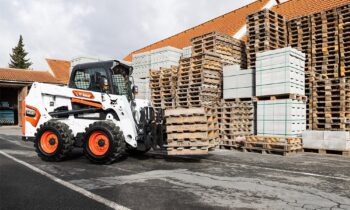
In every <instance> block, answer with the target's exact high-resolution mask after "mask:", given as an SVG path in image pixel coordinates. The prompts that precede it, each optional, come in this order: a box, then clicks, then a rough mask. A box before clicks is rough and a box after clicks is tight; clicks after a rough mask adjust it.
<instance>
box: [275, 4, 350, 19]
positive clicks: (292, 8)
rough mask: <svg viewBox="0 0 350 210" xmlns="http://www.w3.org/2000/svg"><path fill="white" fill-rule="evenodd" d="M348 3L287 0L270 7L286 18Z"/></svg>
mask: <svg viewBox="0 0 350 210" xmlns="http://www.w3.org/2000/svg"><path fill="white" fill-rule="evenodd" d="M346 3H350V2H349V0H289V1H287V2H284V3H282V4H279V5H276V6H274V7H273V8H272V10H273V11H275V12H277V13H279V14H281V15H283V16H284V17H285V18H287V19H291V18H296V17H299V16H304V15H309V14H312V13H315V12H320V11H324V10H327V9H331V8H333V7H337V6H340V5H344V4H346Z"/></svg>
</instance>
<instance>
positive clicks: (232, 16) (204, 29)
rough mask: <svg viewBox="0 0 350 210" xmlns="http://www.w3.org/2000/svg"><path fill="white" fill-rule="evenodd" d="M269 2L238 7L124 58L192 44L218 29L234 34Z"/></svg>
mask: <svg viewBox="0 0 350 210" xmlns="http://www.w3.org/2000/svg"><path fill="white" fill-rule="evenodd" d="M268 2H269V0H257V1H255V2H253V3H251V4H248V5H246V6H244V7H241V8H239V9H236V10H234V11H232V12H229V13H227V14H225V15H222V16H220V17H217V18H215V19H212V20H209V21H207V22H205V23H203V24H201V25H198V26H196V27H193V28H190V29H188V30H186V31H184V32H181V33H178V34H176V35H174V36H171V37H169V38H167V39H164V40H161V41H159V42H156V43H154V44H151V45H149V46H147V47H144V48H142V49H140V50H137V51H135V52H133V53H131V54H129V55H128V56H126V57H125V58H124V60H126V61H131V60H132V55H133V54H137V53H142V52H147V51H150V50H154V49H158V48H161V47H166V46H173V47H176V48H180V49H181V48H184V47H187V46H189V45H191V42H190V40H191V38H193V37H195V36H199V35H202V34H204V33H209V32H212V31H218V32H222V33H225V34H229V35H234V34H235V33H237V32H238V31H239V30H240V29H241V28H242V27H243V26H244V24H245V21H246V16H247V15H248V14H250V13H253V12H255V11H258V10H260V9H262V8H263V7H264V6H265V5H266V4H267V3H268Z"/></svg>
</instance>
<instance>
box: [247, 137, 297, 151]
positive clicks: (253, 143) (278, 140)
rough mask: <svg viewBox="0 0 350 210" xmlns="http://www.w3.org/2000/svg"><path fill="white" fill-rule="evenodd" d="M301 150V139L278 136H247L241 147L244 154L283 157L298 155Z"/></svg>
mask: <svg viewBox="0 0 350 210" xmlns="http://www.w3.org/2000/svg"><path fill="white" fill-rule="evenodd" d="M302 148H303V147H302V140H301V138H296V137H278V136H247V137H246V141H245V142H244V146H243V150H244V152H259V153H262V154H279V155H284V156H286V155H291V154H295V153H298V152H300V151H302Z"/></svg>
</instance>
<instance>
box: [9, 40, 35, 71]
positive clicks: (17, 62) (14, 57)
mask: <svg viewBox="0 0 350 210" xmlns="http://www.w3.org/2000/svg"><path fill="white" fill-rule="evenodd" d="M27 55H28V53H27V52H26V51H25V50H24V44H23V38H22V35H20V36H19V41H18V44H17V46H16V47H15V48H12V54H10V57H11V63H9V67H10V68H17V69H28V68H29V67H30V66H31V65H32V62H30V59H26V56H27Z"/></svg>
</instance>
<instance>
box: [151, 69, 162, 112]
mask: <svg viewBox="0 0 350 210" xmlns="http://www.w3.org/2000/svg"><path fill="white" fill-rule="evenodd" d="M149 76H150V83H149V85H150V88H151V101H152V105H153V107H154V108H161V107H162V99H161V90H160V89H161V88H160V83H159V82H160V71H159V70H150V71H149Z"/></svg>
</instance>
